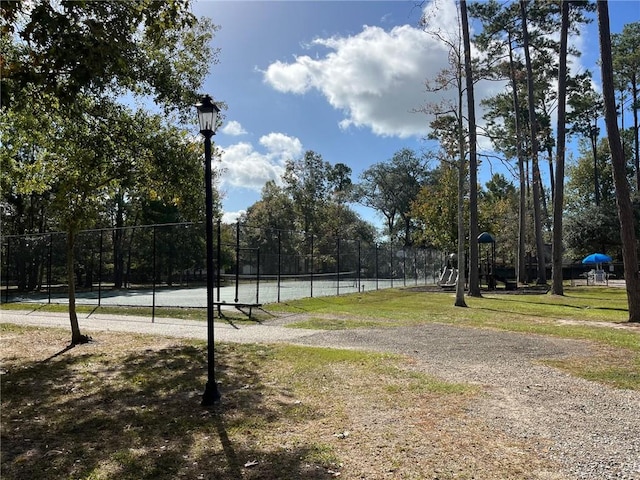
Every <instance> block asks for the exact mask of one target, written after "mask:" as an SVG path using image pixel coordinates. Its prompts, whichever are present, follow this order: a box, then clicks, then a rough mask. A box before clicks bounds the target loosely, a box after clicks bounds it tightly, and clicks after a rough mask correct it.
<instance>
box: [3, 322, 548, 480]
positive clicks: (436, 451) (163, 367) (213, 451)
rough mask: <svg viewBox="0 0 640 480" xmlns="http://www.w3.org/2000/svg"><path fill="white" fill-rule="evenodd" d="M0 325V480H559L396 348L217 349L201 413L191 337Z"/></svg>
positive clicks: (471, 392)
mask: <svg viewBox="0 0 640 480" xmlns="http://www.w3.org/2000/svg"><path fill="white" fill-rule="evenodd" d="M1 331H2V336H1V342H2V350H1V352H2V353H1V355H2V419H1V420H2V425H1V426H2V459H1V460H2V472H1V475H2V478H3V479H8V480H10V479H23V478H77V479H94V480H95V479H116V478H117V479H118V480H125V479H136V480H140V479H179V478H188V479H222V480H224V479H229V480H231V479H233V480H237V479H300V478H305V479H324V478H334V477H338V476H339V477H340V478H346V479H360V478H367V479H378V478H380V479H382V478H397V479H425V478H439V479H449V478H468V479H470V478H483V479H508V478H512V479H520V478H540V479H542V478H545V479H549V478H559V477H556V476H555V475H556V474H555V473H554V472H555V471H556V468H555V466H554V465H551V464H549V463H547V462H546V461H545V460H542V459H541V457H540V456H539V455H538V452H537V451H536V450H535V448H536V447H535V445H536V444H537V440H535V439H533V440H532V443H530V444H528V443H525V442H523V441H522V440H516V439H512V438H508V437H506V436H505V434H504V433H501V432H498V431H495V430H492V429H490V428H489V427H488V426H487V424H486V423H485V422H484V421H483V419H482V418H474V417H471V416H470V415H469V414H468V411H469V409H468V407H469V406H470V403H471V402H474V401H475V400H476V396H477V395H479V394H481V393H480V392H479V391H478V390H476V389H473V388H470V387H467V386H464V385H456V384H450V383H445V382H441V381H439V380H437V379H434V378H432V377H429V376H426V375H424V374H422V373H420V372H418V371H416V370H415V365H412V364H411V363H410V362H409V361H408V360H407V359H406V358H404V357H400V356H394V355H385V354H373V353H364V352H359V351H351V350H333V349H320V348H305V347H294V346H280V345H278V346H275V345H272V346H265V345H236V344H221V345H217V352H216V355H217V356H216V363H217V364H216V369H217V375H218V380H219V381H220V382H221V385H222V387H221V391H222V394H223V401H222V403H221V404H220V405H219V406H217V407H216V408H214V409H204V408H202V407H201V406H200V395H201V393H202V389H203V386H204V383H205V376H206V365H205V363H204V362H205V359H206V345H205V344H204V343H202V342H193V341H188V340H177V339H169V338H158V337H147V336H140V335H130V334H119V333H100V334H96V338H95V340H94V342H92V343H90V344H88V345H83V346H79V347H75V348H73V349H69V350H65V345H66V344H67V341H68V338H69V333H68V332H66V331H62V330H52V329H33V328H21V327H15V326H7V325H4V326H3V328H2V330H1ZM534 442H536V443H534Z"/></svg>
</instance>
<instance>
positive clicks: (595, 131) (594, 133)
mask: <svg viewBox="0 0 640 480" xmlns="http://www.w3.org/2000/svg"><path fill="white" fill-rule="evenodd" d="M590 134H591V148H592V149H593V188H594V192H595V194H596V206H599V205H600V189H599V188H598V135H600V128H598V126H597V125H592V126H591V131H590Z"/></svg>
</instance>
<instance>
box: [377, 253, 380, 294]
mask: <svg viewBox="0 0 640 480" xmlns="http://www.w3.org/2000/svg"><path fill="white" fill-rule="evenodd" d="M378 267H379V264H378V244H377V243H376V290H379V288H378V279H379V278H380V270H379V268H378Z"/></svg>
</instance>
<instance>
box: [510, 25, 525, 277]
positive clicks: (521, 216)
mask: <svg viewBox="0 0 640 480" xmlns="http://www.w3.org/2000/svg"><path fill="white" fill-rule="evenodd" d="M509 76H510V80H511V88H512V91H513V92H512V96H513V111H514V121H515V128H516V154H517V155H518V173H519V183H520V198H519V202H518V252H517V254H518V256H517V260H516V278H517V281H518V283H524V282H525V280H526V278H527V270H526V268H525V238H526V229H527V196H526V194H527V189H526V175H525V170H524V153H523V151H522V126H521V125H520V100H519V97H518V83H517V82H516V72H515V68H514V62H513V46H512V43H511V33H509Z"/></svg>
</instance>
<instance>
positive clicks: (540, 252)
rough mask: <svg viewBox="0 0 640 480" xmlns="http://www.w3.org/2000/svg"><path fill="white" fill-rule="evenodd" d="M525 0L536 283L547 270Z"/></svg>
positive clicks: (543, 281)
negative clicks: (536, 267)
mask: <svg viewBox="0 0 640 480" xmlns="http://www.w3.org/2000/svg"><path fill="white" fill-rule="evenodd" d="M526 3H527V2H526V0H520V11H521V13H522V43H523V45H522V47H523V49H524V58H525V63H526V67H527V93H528V95H527V96H528V97H529V98H528V104H529V126H530V128H531V143H530V146H531V161H532V163H531V169H532V173H533V216H534V217H533V223H534V228H535V236H536V259H537V263H538V280H537V283H538V285H544V284H546V283H547V270H546V266H545V256H544V239H543V238H542V218H541V216H542V213H541V198H540V187H541V180H540V169H539V167H538V139H537V134H538V126H537V120H536V110H535V98H534V85H533V80H534V79H533V69H532V67H531V55H530V52H529V31H528V28H527V6H526Z"/></svg>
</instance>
